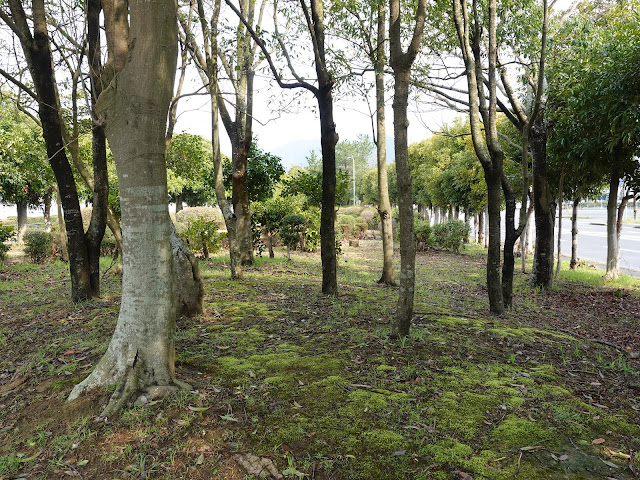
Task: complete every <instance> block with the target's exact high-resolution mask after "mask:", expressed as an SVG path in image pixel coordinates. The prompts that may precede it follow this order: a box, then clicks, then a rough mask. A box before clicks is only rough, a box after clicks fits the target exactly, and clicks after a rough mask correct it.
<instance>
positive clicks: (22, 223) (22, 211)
mask: <svg viewBox="0 0 640 480" xmlns="http://www.w3.org/2000/svg"><path fill="white" fill-rule="evenodd" d="M28 207H29V204H28V203H27V201H26V200H20V201H18V202H17V203H16V210H17V214H18V227H17V231H16V243H18V244H22V242H23V241H24V234H25V232H26V231H27V216H28V211H29V208H28Z"/></svg>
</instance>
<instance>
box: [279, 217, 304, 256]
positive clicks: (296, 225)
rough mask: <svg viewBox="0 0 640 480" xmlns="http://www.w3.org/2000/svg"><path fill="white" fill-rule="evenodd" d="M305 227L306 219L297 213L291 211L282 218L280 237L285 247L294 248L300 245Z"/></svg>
mask: <svg viewBox="0 0 640 480" xmlns="http://www.w3.org/2000/svg"><path fill="white" fill-rule="evenodd" d="M306 229H307V219H306V218H305V217H304V216H303V215H300V214H299V213H292V214H289V215H287V216H286V217H284V218H283V219H282V223H281V226H280V232H279V235H280V239H281V240H282V243H284V244H285V245H286V246H287V248H289V249H290V250H296V249H297V248H298V247H302V245H303V242H304V237H305V233H306Z"/></svg>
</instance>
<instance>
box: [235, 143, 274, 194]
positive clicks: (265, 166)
mask: <svg viewBox="0 0 640 480" xmlns="http://www.w3.org/2000/svg"><path fill="white" fill-rule="evenodd" d="M222 173H223V176H224V186H225V188H226V189H227V190H231V178H232V166H231V160H229V159H228V158H226V159H225V161H224V162H223V165H222ZM282 175H284V168H283V167H282V160H281V158H280V157H278V156H276V155H273V154H271V153H269V152H265V151H264V150H261V149H260V148H258V146H257V144H256V142H253V143H252V144H251V147H250V148H249V158H248V161H247V189H248V191H249V201H250V202H264V201H265V200H267V199H269V198H270V197H271V196H272V195H273V192H274V190H275V188H276V185H277V184H278V181H279V180H280V177H282Z"/></svg>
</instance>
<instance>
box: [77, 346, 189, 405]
mask: <svg viewBox="0 0 640 480" xmlns="http://www.w3.org/2000/svg"><path fill="white" fill-rule="evenodd" d="M138 353H139V352H138V351H136V352H135V353H133V354H131V355H129V359H128V360H127V363H126V365H124V366H123V365H121V364H119V362H118V359H117V358H116V355H117V354H116V353H114V352H113V351H108V352H107V353H106V354H105V356H104V357H103V358H102V360H101V361H100V363H99V364H98V366H97V367H96V368H95V370H94V371H93V372H91V374H90V375H89V376H88V377H87V378H86V379H85V380H84V381H82V382H81V383H79V384H78V385H76V386H75V387H74V389H73V390H72V391H71V393H70V394H69V397H68V398H67V401H69V402H72V401H74V400H76V399H77V398H78V397H80V395H82V394H84V393H85V392H87V391H89V390H93V389H96V388H99V387H107V386H110V385H114V384H115V385H117V387H116V390H115V391H114V392H113V394H112V395H111V398H110V399H109V403H107V406H106V407H105V408H104V410H103V411H102V413H101V414H100V416H101V417H110V416H113V415H114V414H116V413H118V412H119V411H120V410H121V409H122V408H123V407H125V406H133V405H134V404H145V403H148V402H150V401H152V400H156V399H159V398H164V397H167V396H169V395H172V394H173V393H175V392H177V391H178V390H180V389H184V390H191V386H190V385H189V384H187V383H185V382H182V381H180V380H178V379H177V378H175V376H174V375H173V374H170V375H169V378H168V379H166V380H168V381H162V379H158V378H156V377H155V370H154V368H152V367H151V366H150V365H145V362H144V361H142V360H141V359H140V356H139V354H138ZM123 367H124V368H123ZM149 372H153V373H151V375H149ZM162 376H163V377H166V376H167V375H166V372H165V375H162ZM159 382H162V383H163V384H159Z"/></svg>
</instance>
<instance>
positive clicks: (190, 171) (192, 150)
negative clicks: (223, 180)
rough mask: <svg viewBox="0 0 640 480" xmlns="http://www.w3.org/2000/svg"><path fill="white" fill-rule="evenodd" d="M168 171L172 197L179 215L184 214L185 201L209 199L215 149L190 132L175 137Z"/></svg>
mask: <svg viewBox="0 0 640 480" xmlns="http://www.w3.org/2000/svg"><path fill="white" fill-rule="evenodd" d="M167 169H168V170H167V177H168V179H167V181H168V189H169V195H171V197H172V199H173V200H174V201H175V202H176V212H179V211H180V210H182V201H183V200H185V199H186V198H185V197H188V198H189V200H192V199H193V200H195V199H199V198H203V197H204V198H206V197H207V191H208V185H207V180H208V179H209V177H210V170H211V149H210V147H209V146H208V145H207V144H206V143H205V140H204V139H203V138H202V137H200V136H198V135H192V134H190V133H186V132H184V133H180V134H178V135H176V136H175V137H173V139H172V140H171V146H170V147H169V153H168V155H167ZM189 200H187V201H189Z"/></svg>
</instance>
